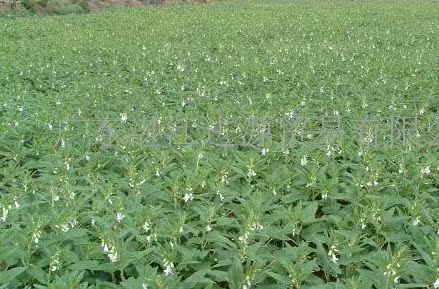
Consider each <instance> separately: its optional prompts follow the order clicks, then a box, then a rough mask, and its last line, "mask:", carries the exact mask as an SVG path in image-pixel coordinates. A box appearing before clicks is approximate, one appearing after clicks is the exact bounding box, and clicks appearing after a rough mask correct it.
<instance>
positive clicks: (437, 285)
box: [433, 278, 439, 289]
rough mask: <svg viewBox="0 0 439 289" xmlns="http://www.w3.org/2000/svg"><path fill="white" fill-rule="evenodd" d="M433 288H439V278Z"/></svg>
mask: <svg viewBox="0 0 439 289" xmlns="http://www.w3.org/2000/svg"><path fill="white" fill-rule="evenodd" d="M433 288H435V289H438V288H439V278H437V279H436V281H434V283H433Z"/></svg>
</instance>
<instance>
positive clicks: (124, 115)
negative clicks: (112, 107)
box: [119, 113, 128, 123]
mask: <svg viewBox="0 0 439 289" xmlns="http://www.w3.org/2000/svg"><path fill="white" fill-rule="evenodd" d="M119 116H120V122H121V123H126V122H127V120H128V116H127V114H126V113H120V114H119Z"/></svg>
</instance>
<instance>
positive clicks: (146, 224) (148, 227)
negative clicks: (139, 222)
mask: <svg viewBox="0 0 439 289" xmlns="http://www.w3.org/2000/svg"><path fill="white" fill-rule="evenodd" d="M142 228H143V230H145V232H148V231H149V230H150V229H151V224H150V223H149V222H148V221H145V223H144V224H143V226H142Z"/></svg>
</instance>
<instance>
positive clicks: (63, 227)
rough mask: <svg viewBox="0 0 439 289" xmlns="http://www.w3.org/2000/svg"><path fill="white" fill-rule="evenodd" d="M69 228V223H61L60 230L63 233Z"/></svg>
mask: <svg viewBox="0 0 439 289" xmlns="http://www.w3.org/2000/svg"><path fill="white" fill-rule="evenodd" d="M69 230H70V227H69V224H62V225H61V231H63V232H64V233H66V232H68V231H69Z"/></svg>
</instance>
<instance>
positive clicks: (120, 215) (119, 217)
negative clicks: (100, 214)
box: [116, 212, 125, 223]
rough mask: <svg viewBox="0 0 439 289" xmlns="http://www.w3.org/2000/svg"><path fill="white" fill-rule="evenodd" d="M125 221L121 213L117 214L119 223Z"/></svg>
mask: <svg viewBox="0 0 439 289" xmlns="http://www.w3.org/2000/svg"><path fill="white" fill-rule="evenodd" d="M123 219H125V215H124V214H123V213H121V212H118V213H117V214H116V221H118V222H119V223H120V222H122V221H123Z"/></svg>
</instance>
